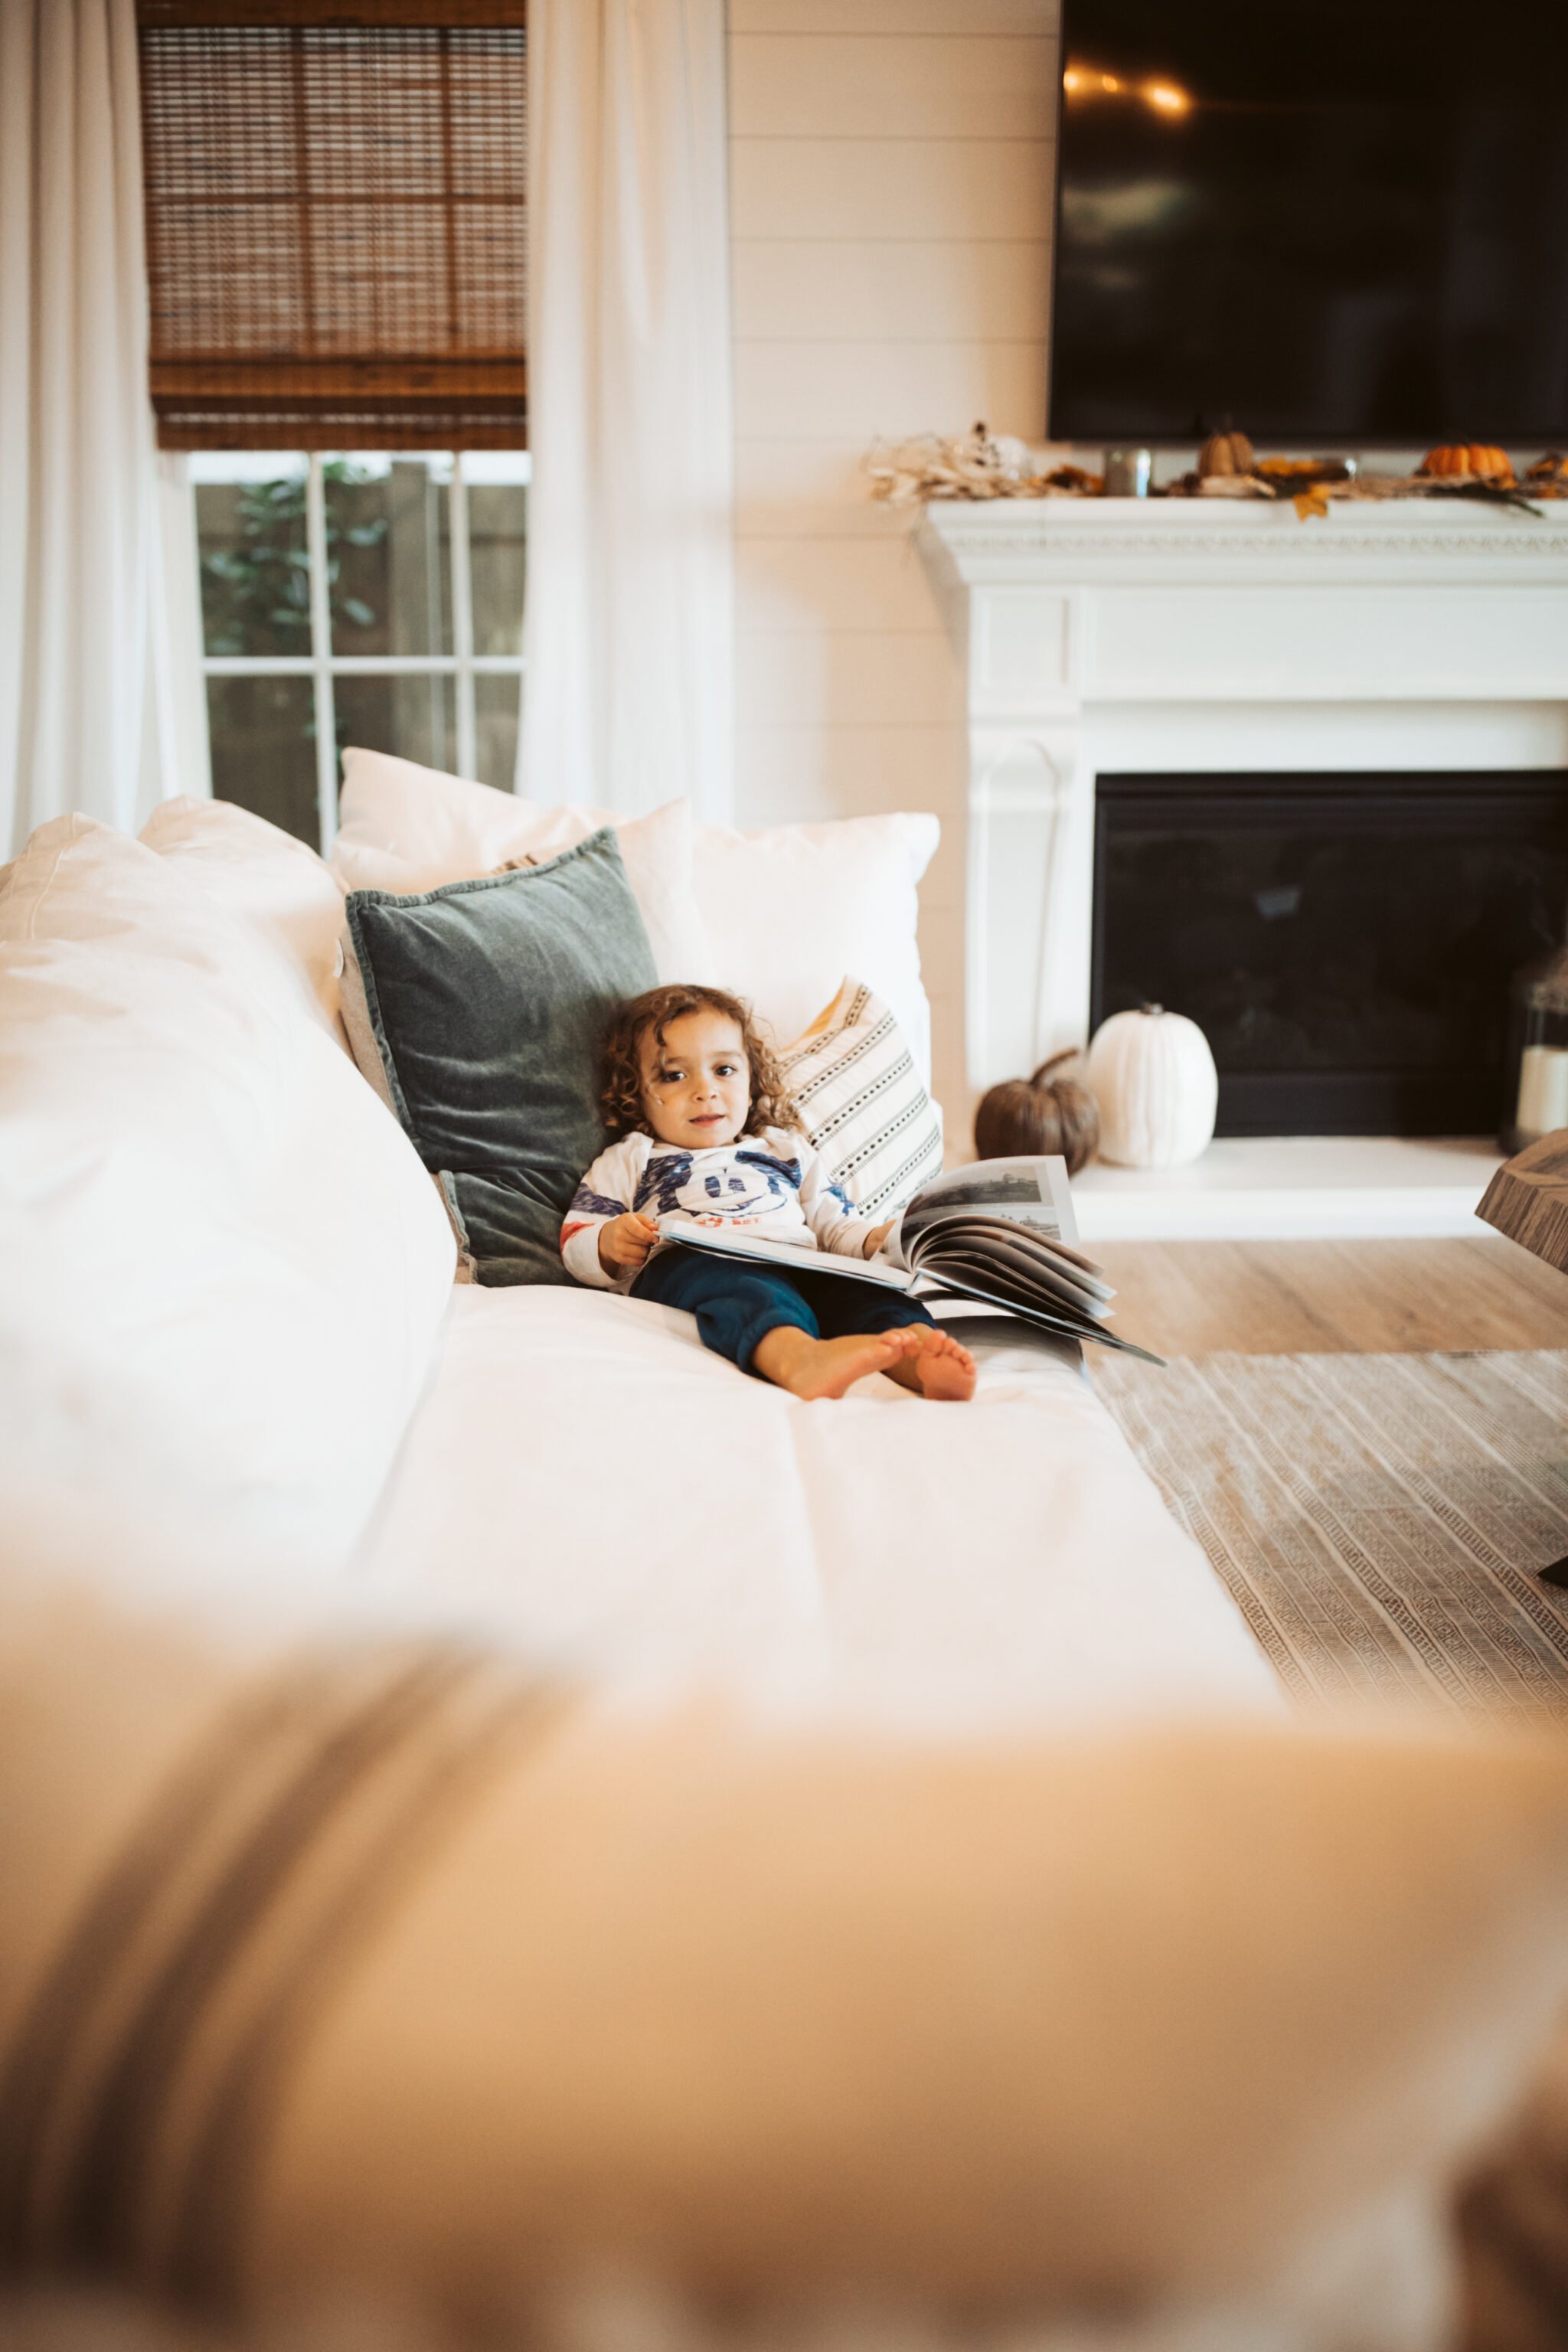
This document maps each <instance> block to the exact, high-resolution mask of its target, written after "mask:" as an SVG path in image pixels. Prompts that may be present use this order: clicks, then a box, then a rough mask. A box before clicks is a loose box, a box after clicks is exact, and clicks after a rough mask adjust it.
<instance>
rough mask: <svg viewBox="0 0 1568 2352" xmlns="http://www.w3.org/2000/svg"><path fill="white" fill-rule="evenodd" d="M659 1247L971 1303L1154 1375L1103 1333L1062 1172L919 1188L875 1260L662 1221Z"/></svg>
mask: <svg viewBox="0 0 1568 2352" xmlns="http://www.w3.org/2000/svg"><path fill="white" fill-rule="evenodd" d="M661 1229H662V1230H663V1232H664V1234H665V1236H666V1239H667V1240H668V1242H670V1243H672V1244H678V1245H679V1246H682V1247H685V1248H688V1249H700V1250H711V1251H713V1252H715V1253H716V1254H717V1255H720V1256H722V1257H743V1258H754V1259H763V1260H765V1261H766V1262H768V1263H769V1264H771V1265H784V1266H792V1265H794V1266H798V1265H801V1264H802V1263H803V1261H809V1264H810V1267H811V1271H812V1272H813V1274H829V1275H839V1276H843V1278H844V1280H845V1281H847V1282H869V1283H874V1284H876V1285H878V1286H879V1287H881V1288H884V1289H891V1290H906V1291H909V1292H910V1293H911V1295H913V1296H915V1297H919V1298H921V1299H922V1300H924V1301H925V1302H926V1303H927V1304H928V1305H929V1303H930V1302H931V1300H932V1299H934V1298H965V1299H973V1300H974V1301H975V1302H976V1303H977V1304H979V1305H981V1306H984V1307H999V1308H1001V1309H1002V1310H1003V1311H1004V1312H1005V1313H1006V1314H1008V1315H1016V1316H1020V1317H1021V1318H1023V1319H1024V1320H1025V1321H1026V1322H1028V1323H1033V1324H1035V1325H1037V1327H1038V1328H1040V1329H1042V1330H1046V1331H1052V1332H1055V1333H1056V1334H1057V1335H1058V1338H1062V1339H1092V1340H1094V1341H1095V1342H1096V1343H1097V1344H1098V1345H1100V1346H1101V1347H1106V1348H1115V1349H1119V1350H1120V1351H1121V1352H1122V1353H1124V1354H1127V1355H1132V1356H1141V1357H1142V1358H1143V1360H1144V1361H1145V1362H1148V1363H1155V1364H1158V1363H1162V1362H1163V1357H1160V1356H1152V1355H1151V1354H1150V1352H1149V1350H1148V1349H1146V1348H1140V1347H1137V1346H1135V1345H1134V1344H1133V1342H1132V1341H1131V1339H1123V1338H1122V1337H1121V1334H1120V1333H1119V1332H1115V1331H1111V1330H1110V1329H1108V1328H1107V1324H1108V1322H1109V1320H1110V1316H1111V1313H1112V1311H1113V1310H1112V1308H1111V1305H1110V1302H1111V1300H1112V1298H1113V1297H1115V1295H1116V1294H1115V1292H1114V1291H1113V1289H1112V1288H1111V1286H1110V1283H1109V1282H1107V1280H1106V1279H1105V1276H1104V1275H1103V1274H1102V1273H1101V1272H1100V1268H1099V1267H1098V1266H1097V1265H1094V1264H1093V1262H1092V1260H1090V1259H1089V1258H1087V1257H1085V1256H1084V1255H1083V1254H1082V1252H1081V1251H1080V1250H1079V1246H1078V1221H1077V1219H1076V1218H1075V1217H1074V1215H1073V1207H1072V1194H1071V1192H1070V1191H1069V1190H1068V1172H1067V1162H1066V1160H1062V1159H1059V1158H1050V1159H1042V1160H1027V1159H1020V1160H976V1161H974V1162H973V1164H972V1165H971V1166H969V1167H967V1168H951V1169H948V1170H946V1171H944V1172H943V1173H942V1175H940V1176H936V1177H933V1178H932V1180H931V1182H930V1183H929V1184H926V1185H922V1187H921V1190H920V1192H917V1193H916V1194H915V1197H914V1199H913V1200H912V1201H911V1202H910V1204H909V1207H908V1208H907V1209H906V1210H905V1211H904V1213H903V1214H902V1216H901V1217H900V1219H899V1220H898V1222H897V1223H896V1224H895V1226H894V1228H893V1231H892V1232H891V1233H890V1234H889V1236H888V1239H887V1241H886V1243H885V1244H883V1247H882V1249H881V1251H880V1252H879V1254H878V1255H877V1256H876V1257H874V1258H870V1259H861V1258H856V1257H843V1256H840V1255H838V1254H837V1252H836V1251H832V1250H818V1249H816V1248H814V1247H813V1246H811V1244H809V1242H808V1243H806V1244H797V1243H794V1242H781V1241H773V1240H764V1239H763V1238H761V1237H760V1236H753V1235H752V1234H748V1233H746V1232H745V1230H744V1229H743V1228H741V1229H739V1230H737V1228H735V1227H734V1226H705V1225H693V1224H692V1223H689V1221H687V1220H685V1219H679V1218H673V1217H672V1218H669V1219H668V1220H661Z"/></svg>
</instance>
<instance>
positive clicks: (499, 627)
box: [468, 482, 528, 654]
mask: <svg viewBox="0 0 1568 2352" xmlns="http://www.w3.org/2000/svg"><path fill="white" fill-rule="evenodd" d="M527 560H528V486H527V484H526V483H523V482H474V483H470V485H469V488H468V570H469V573H470V576H471V578H472V580H473V602H474V651H475V652H476V653H477V654H520V653H521V651H522V590H523V577H524V572H525V570H526V566H527Z"/></svg>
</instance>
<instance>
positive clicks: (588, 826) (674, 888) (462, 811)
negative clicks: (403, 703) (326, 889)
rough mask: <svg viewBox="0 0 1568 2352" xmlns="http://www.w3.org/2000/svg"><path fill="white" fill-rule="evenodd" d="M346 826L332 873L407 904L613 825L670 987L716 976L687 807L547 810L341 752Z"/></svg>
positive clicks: (434, 773)
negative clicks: (624, 813)
mask: <svg viewBox="0 0 1568 2352" xmlns="http://www.w3.org/2000/svg"><path fill="white" fill-rule="evenodd" d="M340 817H341V822H340V825H339V830H338V837H337V840H336V841H335V842H334V844H333V845H332V856H331V866H332V871H333V873H334V874H335V875H336V876H337V877H338V879H339V881H340V882H341V883H342V887H343V888H344V889H345V890H395V891H396V892H398V893H399V894H400V895H404V896H407V895H409V894H411V893H414V892H416V891H422V890H438V889H439V888H440V887H441V885H442V884H443V883H445V882H471V881H472V880H473V879H474V878H475V877H476V876H478V875H480V874H493V873H494V872H495V871H496V870H497V868H498V867H499V866H507V865H512V864H517V863H521V861H522V860H523V859H525V858H532V859H533V860H534V861H535V862H536V863H538V864H542V863H543V862H544V860H545V859H546V858H550V857H554V856H558V855H559V853H560V852H561V851H562V850H563V849H571V848H574V846H575V845H576V844H577V843H578V842H580V841H585V840H586V839H587V837H588V835H589V834H591V833H597V831H598V830H599V827H600V826H601V825H604V824H613V825H614V826H615V827H616V838H617V840H618V842H619V844H620V851H621V857H622V860H623V862H624V863H625V866H626V879H627V881H628V882H629V883H630V884H631V887H632V896H633V898H635V899H636V900H637V907H638V910H639V911H640V913H641V915H642V919H643V922H644V925H645V926H646V928H647V937H648V945H649V947H650V948H651V949H652V950H653V961H654V969H655V970H656V971H657V972H658V976H659V978H660V980H697V981H701V980H710V979H711V978H712V963H713V950H712V945H711V943H710V940H709V938H708V933H707V929H706V927H705V925H704V923H703V920H702V917H701V914H700V910H699V908H698V903H697V897H696V892H695V890H694V887H693V883H692V834H693V827H692V821H691V808H690V804H689V802H686V801H671V802H669V803H668V805H667V806H665V807H664V808H659V809H655V810H654V811H653V812H652V814H650V815H648V816H641V817H626V818H622V817H617V816H616V815H615V814H614V813H613V811H611V810H609V809H591V808H574V807H566V806H563V807H560V808H542V807H541V806H540V805H539V804H538V803H536V802H533V801H525V800H519V799H518V798H517V797H516V795H515V794H514V793H498V792H494V791H492V790H491V788H490V787H489V784H470V783H466V782H464V781H463V779H462V778H461V777H460V776H447V775H443V774H442V773H441V772H440V771H439V770H438V769H436V768H421V767H418V766H416V764H415V762H414V761H412V760H395V759H393V758H392V757H391V755H390V754H389V753H387V752H384V751H354V750H351V751H345V752H344V753H343V791H342V805H341V811H340Z"/></svg>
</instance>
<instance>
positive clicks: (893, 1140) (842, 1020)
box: [779, 980, 942, 1219]
mask: <svg viewBox="0 0 1568 2352" xmlns="http://www.w3.org/2000/svg"><path fill="white" fill-rule="evenodd" d="M779 1061H780V1066H781V1067H782V1069H783V1071H784V1084H785V1085H786V1086H787V1087H788V1088H789V1091H790V1093H791V1095H792V1096H793V1097H795V1106H796V1108H798V1110H799V1112H800V1115H801V1117H802V1118H803V1119H804V1120H805V1131H806V1133H807V1135H808V1136H809V1137H810V1138H811V1140H812V1142H813V1143H815V1144H816V1148H817V1150H818V1151H819V1152H820V1153H821V1154H822V1157H823V1160H824V1161H825V1163H826V1169H827V1172H828V1174H829V1176H830V1177H831V1178H832V1180H833V1181H834V1182H835V1183H836V1184H837V1186H838V1188H839V1190H840V1191H841V1192H847V1194H848V1195H849V1198H850V1199H851V1200H852V1201H853V1202H854V1203H855V1205H856V1207H857V1208H858V1209H859V1210H860V1211H861V1212H862V1213H864V1214H865V1215H866V1216H868V1217H872V1218H877V1219H880V1218H883V1217H890V1216H893V1215H894V1214H895V1213H897V1212H898V1211H899V1210H900V1209H901V1208H902V1207H903V1205H904V1203H905V1202H906V1201H908V1200H910V1198H911V1197H912V1195H913V1194H914V1193H915V1192H918V1191H919V1189H920V1187H921V1185H922V1184H923V1183H925V1182H926V1181H928V1180H929V1179H930V1178H931V1177H932V1176H934V1175H936V1174H937V1173H938V1172H939V1171H940V1170H941V1167H942V1113H941V1111H939V1110H938V1108H937V1107H936V1105H935V1104H934V1103H933V1102H932V1100H931V1097H930V1095H929V1094H928V1093H927V1091H926V1089H925V1087H924V1085H923V1084H922V1083H921V1076H920V1072H919V1071H918V1070H917V1069H916V1068H915V1066H914V1059H913V1056H912V1055H911V1054H910V1048H909V1045H908V1042H907V1041H906V1039H905V1037H904V1034H903V1032H902V1030H901V1029H900V1027H899V1024H898V1023H897V1022H896V1021H895V1020H894V1018H893V1016H892V1014H891V1013H889V1010H888V1008H887V1006H886V1005H885V1004H884V1003H882V1000H881V998H880V997H879V996H874V995H873V994H872V993H871V991H870V990H869V989H868V987H867V986H866V984H865V982H864V981H859V980H847V981H846V982H845V983H844V985H843V987H842V988H841V989H840V990H839V992H838V993H837V996H836V997H835V998H834V1000H833V1002H832V1003H831V1004H830V1005H829V1006H828V1007H827V1009H826V1012H825V1013H819V1014H818V1015H817V1018H816V1020H815V1021H814V1022H813V1023H812V1024H811V1027H810V1028H809V1029H808V1030H807V1031H806V1033H805V1036H804V1037H797V1038H796V1040H795V1044H794V1045H790V1046H788V1047H786V1049H785V1050H784V1053H783V1054H782V1055H780V1056H779Z"/></svg>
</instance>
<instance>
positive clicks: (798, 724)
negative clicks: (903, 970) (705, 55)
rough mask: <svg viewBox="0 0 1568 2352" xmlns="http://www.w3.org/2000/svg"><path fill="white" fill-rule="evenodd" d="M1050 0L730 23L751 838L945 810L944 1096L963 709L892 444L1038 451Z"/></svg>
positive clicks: (936, 939)
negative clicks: (892, 479) (886, 486)
mask: <svg viewBox="0 0 1568 2352" xmlns="http://www.w3.org/2000/svg"><path fill="white" fill-rule="evenodd" d="M1057 17H1058V5H1057V0H730V124H731V235H732V239H733V268H734V280H733V292H734V333H735V354H734V356H735V430H736V588H737V597H738V615H737V617H738V624H739V678H738V718H739V729H740V737H739V773H738V802H739V809H738V821H739V822H740V823H741V824H779V823H783V822H785V821H789V820H795V821H800V820H802V819H806V818H815V817H820V816H854V815H860V814H868V813H873V812H877V811H880V810H885V809H897V808H915V809H931V810H934V811H935V812H936V814H938V815H939V816H940V817H941V818H942V827H943V838H942V850H941V852H940V853H939V856H938V858H937V861H936V863H935V865H934V866H932V868H931V873H930V875H929V876H928V877H927V881H926V884H925V887H924V891H923V894H922V913H921V954H922V959H923V961H924V964H925V971H926V984H927V987H928V989H929V990H930V992H931V1002H932V1007H933V1013H934V1018H935V1062H936V1071H935V1076H936V1083H937V1090H938V1092H939V1094H940V1095H941V1097H942V1100H943V1101H944V1103H945V1104H946V1105H947V1107H948V1110H949V1117H950V1122H951V1124H952V1125H953V1126H955V1127H956V1126H958V1125H959V1124H960V1123H961V1122H962V1121H963V1119H964V1118H966V1117H967V1109H968V1096H967V1092H966V1089H965V1087H964V1083H963V1054H962V1022H963V1008H962V984H963V983H962V952H963V916H962V898H963V680H962V677H961V675H960V671H959V667H958V662H957V659H956V656H955V654H954V650H953V648H952V645H951V644H950V642H949V640H948V637H947V635H945V634H944V631H943V627H942V617H941V614H940V613H939V611H938V607H937V604H936V600H935V597H934V595H933V593H932V591H931V586H930V584H929V582H928V580H927V577H926V573H925V571H924V568H923V566H922V564H921V559H920V558H919V556H918V555H917V554H916V553H915V551H914V550H913V548H912V547H911V545H910V538H909V533H910V519H909V518H908V517H907V516H902V517H900V516H898V515H896V514H892V513H889V511H888V510H887V509H884V508H879V507H876V506H873V505H871V504H870V503H869V501H868V497H867V487H866V482H865V479H864V477H863V475H862V474H861V472H860V461H861V458H862V457H863V456H864V454H865V451H866V449H867V448H868V445H869V444H870V443H871V441H872V440H873V439H874V438H876V437H877V436H883V437H884V438H887V439H889V440H899V439H902V438H904V437H905V436H908V435H910V434H912V433H917V432H921V431H926V430H933V431H938V432H942V433H956V432H962V431H963V430H964V429H966V428H967V427H968V426H969V425H972V424H973V422H974V421H975V420H976V418H980V417H984V420H985V422H986V423H987V424H988V425H990V426H991V427H992V428H993V430H994V431H996V432H1005V433H1017V434H1020V435H1022V436H1024V437H1025V438H1026V439H1028V440H1031V441H1038V440H1040V439H1042V438H1043V436H1044V433H1045V414H1046V385H1045V336H1046V320H1047V303H1048V286H1049V264H1050V250H1049V238H1050V215H1051V143H1050V142H1051V128H1052V121H1053V113H1054V104H1053V89H1054V82H1055V77H1056V74H1057V71H1058V46H1057Z"/></svg>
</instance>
